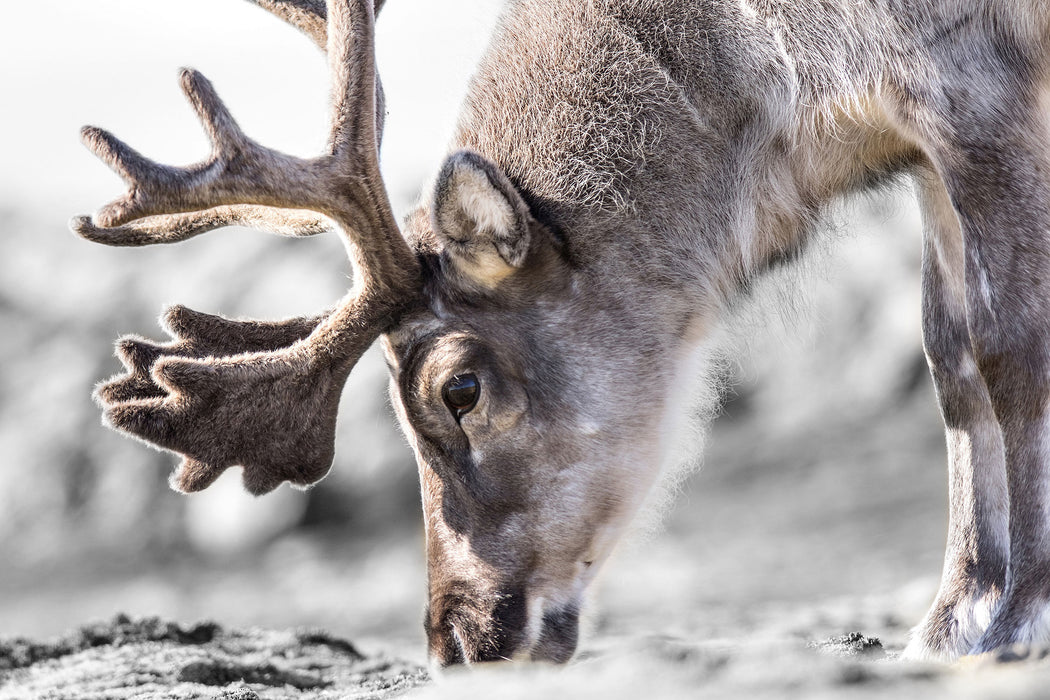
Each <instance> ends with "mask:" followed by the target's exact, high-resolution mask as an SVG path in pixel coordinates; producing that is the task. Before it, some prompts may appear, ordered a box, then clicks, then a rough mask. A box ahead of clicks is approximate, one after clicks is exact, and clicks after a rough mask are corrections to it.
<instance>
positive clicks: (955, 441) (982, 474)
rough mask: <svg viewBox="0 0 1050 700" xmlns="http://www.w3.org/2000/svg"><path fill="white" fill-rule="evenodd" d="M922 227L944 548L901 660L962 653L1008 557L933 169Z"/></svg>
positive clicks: (949, 216) (923, 189)
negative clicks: (940, 431)
mask: <svg viewBox="0 0 1050 700" xmlns="http://www.w3.org/2000/svg"><path fill="white" fill-rule="evenodd" d="M917 184H918V190H919V199H920V202H921V204H922V209H923V218H924V222H925V237H924V245H925V248H924V252H923V342H924V345H925V348H926V356H927V359H928V360H929V364H930V372H931V374H932V375H933V380H934V384H935V385H936V388H937V399H938V402H939V403H940V408H941V416H942V417H943V418H944V424H945V429H946V433H947V435H946V441H947V446H948V489H949V490H948V501H949V514H948V544H947V550H946V552H945V556H944V571H943V574H942V577H941V584H940V589H939V590H938V592H937V598H936V599H935V600H934V603H933V605H932V606H931V608H930V610H929V612H928V613H927V614H926V617H925V618H924V619H923V621H922V622H921V623H920V624H919V626H918V627H917V628H916V629H915V630H914V631H913V632H912V638H911V642H910V643H909V645H908V648H907V649H906V650H905V655H906V656H908V657H910V658H917V659H937V660H943V661H950V660H954V659H956V658H958V657H959V656H962V655H964V654H966V653H967V652H968V651H969V650H970V648H971V647H972V646H973V644H974V643H975V642H976V641H977V639H978V638H979V637H980V636H981V633H983V632H984V630H985V628H986V627H987V626H988V623H989V621H990V620H991V616H992V614H993V613H994V612H995V610H996V607H997V604H998V601H999V597H1000V595H1001V594H1002V591H1003V587H1004V585H1005V581H1006V569H1007V563H1008V560H1009V532H1008V519H1009V513H1008V497H1007V487H1006V465H1005V461H1004V454H1003V440H1002V433H1001V432H1000V430H999V422H998V421H997V420H996V417H995V412H994V410H993V408H992V403H991V398H990V397H989V395H988V388H987V387H986V386H985V383H984V380H983V379H982V378H981V375H980V373H979V372H978V371H977V363H976V361H975V360H974V356H973V351H972V349H971V345H970V335H969V331H968V329H967V326H966V291H965V282H964V276H963V275H964V273H963V243H962V232H961V231H960V230H959V220H958V218H957V217H956V215H955V211H954V210H953V209H952V206H951V201H950V200H949V198H948V193H947V192H946V191H945V189H944V186H943V184H942V183H941V182H940V180H939V178H938V177H937V175H936V174H935V173H932V172H924V173H923V174H922V175H920V176H919V178H918V183H917Z"/></svg>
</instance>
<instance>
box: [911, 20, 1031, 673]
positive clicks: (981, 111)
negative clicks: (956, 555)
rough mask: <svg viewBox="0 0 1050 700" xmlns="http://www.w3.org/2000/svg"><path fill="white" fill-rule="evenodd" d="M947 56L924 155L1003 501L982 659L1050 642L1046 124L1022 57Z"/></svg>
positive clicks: (995, 53)
mask: <svg viewBox="0 0 1050 700" xmlns="http://www.w3.org/2000/svg"><path fill="white" fill-rule="evenodd" d="M971 38H973V37H971ZM996 41H999V42H1008V41H1009V38H1007V37H996ZM945 48H949V47H945ZM950 48H951V49H952V50H951V51H945V53H944V54H943V55H942V57H941V58H942V60H943V65H941V66H938V68H939V69H940V72H941V75H942V77H943V80H944V81H945V82H944V84H943V86H942V93H941V96H942V97H941V99H942V100H943V101H942V102H941V103H938V104H936V105H935V109H936V113H935V118H937V119H938V120H939V123H940V124H941V125H943V126H941V127H940V128H938V129H937V133H935V134H934V135H933V136H934V143H933V149H932V150H933V153H934V159H935V162H936V165H937V167H938V170H939V171H940V172H941V174H942V177H943V179H944V183H945V186H946V188H947V190H948V192H949V194H950V196H951V201H952V205H953V207H954V209H955V211H956V212H957V214H958V217H959V222H960V224H961V230H962V233H963V245H964V253H965V263H964V265H965V279H966V319H967V326H968V329H969V334H970V341H971V345H972V348H973V356H974V360H975V361H976V365H977V368H978V370H979V372H980V374H981V376H982V378H983V379H984V382H985V385H986V386H987V387H988V394H989V398H990V400H991V404H992V407H993V408H994V410H995V415H996V417H997V419H998V421H999V425H1000V428H1001V430H1002V436H1003V448H1004V455H1005V462H1006V473H1007V485H1008V490H1009V513H1010V515H1009V534H1010V556H1009V568H1008V571H1007V575H1006V586H1005V590H1004V592H1003V595H1002V598H1001V599H1000V604H999V607H998V609H997V611H996V612H995V614H994V615H993V617H992V620H991V622H990V624H989V625H988V628H987V629H986V630H985V632H984V634H983V635H982V636H981V637H980V639H978V640H977V642H976V643H975V645H974V646H973V648H972V649H971V652H972V653H981V652H985V651H990V650H993V649H996V648H999V647H1001V646H1004V645H1007V644H1011V643H1015V642H1045V641H1047V640H1050V119H1048V118H1047V115H1046V114H1045V110H1044V109H1043V108H1041V105H1045V104H1046V98H1047V95H1045V94H1040V87H1039V86H1040V85H1046V81H1045V80H1039V79H1038V78H1039V77H1040V76H1038V75H1037V72H1036V67H1035V66H1033V65H1025V66H1020V67H1019V66H1017V65H1013V63H1014V62H1018V61H1022V62H1023V61H1024V60H1025V59H1024V56H1026V55H1027V53H1026V49H1025V47H1023V46H1013V47H1007V48H1004V45H1003V44H1000V43H996V44H994V45H993V44H992V38H991V37H984V38H981V40H980V41H977V42H976V43H974V44H973V45H968V46H967V47H966V49H965V50H962V48H961V47H950ZM975 76H980V81H981V82H980V84H979V85H977V86H976V87H972V88H969V89H967V90H957V89H953V88H951V86H952V85H971V84H972V81H973V80H974V79H975ZM1042 77H1043V78H1046V77H1050V76H1042ZM967 80H969V81H970V82H969V83H968V82H967Z"/></svg>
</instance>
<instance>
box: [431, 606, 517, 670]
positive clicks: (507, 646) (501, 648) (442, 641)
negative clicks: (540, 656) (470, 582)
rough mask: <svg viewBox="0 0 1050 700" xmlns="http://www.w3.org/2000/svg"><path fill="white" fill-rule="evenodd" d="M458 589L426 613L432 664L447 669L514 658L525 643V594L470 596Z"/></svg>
mask: <svg viewBox="0 0 1050 700" xmlns="http://www.w3.org/2000/svg"><path fill="white" fill-rule="evenodd" d="M456 588H457V589H458V590H456V591H455V592H451V593H445V594H442V595H439V596H437V597H435V598H434V599H432V600H431V604H430V608H429V610H428V611H427V616H426V623H425V625H424V626H425V628H426V633H427V641H428V646H429V649H430V657H431V661H432V662H433V663H435V664H437V665H438V666H441V667H445V666H452V665H456V664H472V663H479V662H484V661H501V660H510V659H511V658H513V656H514V654H515V653H517V652H518V651H520V650H521V647H522V646H523V645H524V644H525V642H526V639H525V627H526V624H527V622H528V615H527V609H526V605H525V594H524V592H522V591H520V590H512V591H502V592H499V593H495V594H492V593H481V592H471V593H473V594H471V593H468V592H467V590H469V589H467V590H464V589H465V588H466V587H463V586H457V587H456Z"/></svg>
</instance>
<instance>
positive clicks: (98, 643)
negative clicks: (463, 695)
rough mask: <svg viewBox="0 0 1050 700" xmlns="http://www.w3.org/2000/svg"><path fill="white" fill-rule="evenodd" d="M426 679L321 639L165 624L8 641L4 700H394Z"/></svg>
mask: <svg viewBox="0 0 1050 700" xmlns="http://www.w3.org/2000/svg"><path fill="white" fill-rule="evenodd" d="M426 681H427V674H426V672H425V671H424V670H423V669H422V668H419V667H418V666H415V665H413V664H409V663H406V662H402V661H398V660H396V659H389V658H384V657H366V656H365V655H363V654H362V653H360V652H359V651H358V650H357V649H356V648H355V647H354V645H353V644H352V643H350V642H349V641H347V640H345V639H340V638H338V637H333V636H332V635H329V634H328V633H326V632H323V631H319V630H299V631H271V630H261V629H249V630H226V629H223V628H222V627H221V626H220V625H218V624H216V623H214V622H202V623H199V624H196V625H193V626H190V627H182V626H180V625H178V624H176V623H174V622H168V621H164V620H161V619H159V618H155V617H154V618H143V619H137V620H133V619H131V618H129V617H127V616H125V615H118V616H116V617H115V618H113V619H112V620H111V621H109V622H105V623H95V624H91V625H86V626H84V627H81V628H80V629H79V630H77V631H76V632H73V633H71V634H68V635H65V636H62V637H59V638H57V639H54V640H51V641H47V642H35V641H32V640H28V639H22V638H15V639H7V640H2V641H0V698H4V699H14V698H19V699H21V698H26V699H28V698H40V697H54V698H70V699H74V698H75V699H77V700H82V699H83V700H86V699H89V698H90V699H96V698H97V699H99V700H101V699H102V698H121V699H124V698H127V699H131V698H156V697H165V698H179V699H182V698H186V699H189V698H230V699H231V700H232V699H236V700H254V699H257V698H335V697H339V698H378V697H383V698H389V697H395V696H397V695H400V694H402V693H404V692H405V691H407V690H409V689H411V688H415V687H418V686H420V685H422V684H423V683H425V682H426Z"/></svg>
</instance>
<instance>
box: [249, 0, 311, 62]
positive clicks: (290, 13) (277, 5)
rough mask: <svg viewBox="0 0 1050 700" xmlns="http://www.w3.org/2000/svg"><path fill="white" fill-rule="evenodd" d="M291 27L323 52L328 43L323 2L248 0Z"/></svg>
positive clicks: (306, 0)
mask: <svg viewBox="0 0 1050 700" xmlns="http://www.w3.org/2000/svg"><path fill="white" fill-rule="evenodd" d="M248 1H249V2H251V3H252V4H253V5H258V6H259V7H261V8H262V9H264V10H266V11H267V12H269V13H271V14H274V15H277V16H278V17H280V18H281V19H283V20H284V21H285V22H287V23H288V24H290V25H292V26H293V27H295V28H296V29H298V30H299V31H301V32H302V33H303V34H305V35H306V36H308V37H310V38H311V39H312V40H313V42H314V43H315V44H317V45H318V46H319V47H321V49H322V50H324V48H325V45H326V44H327V43H328V14H327V12H326V11H325V3H324V0H248Z"/></svg>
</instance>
